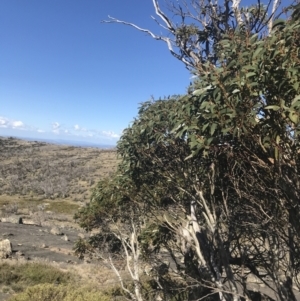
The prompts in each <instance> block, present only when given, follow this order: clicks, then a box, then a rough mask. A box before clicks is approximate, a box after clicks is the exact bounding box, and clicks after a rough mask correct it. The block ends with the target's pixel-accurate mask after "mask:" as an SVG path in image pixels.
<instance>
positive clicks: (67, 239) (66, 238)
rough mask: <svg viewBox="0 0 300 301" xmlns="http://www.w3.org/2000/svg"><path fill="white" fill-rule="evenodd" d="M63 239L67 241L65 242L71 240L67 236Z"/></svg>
mask: <svg viewBox="0 0 300 301" xmlns="http://www.w3.org/2000/svg"><path fill="white" fill-rule="evenodd" d="M61 239H63V240H65V241H69V238H68V236H67V235H66V234H65V235H64V236H63V237H62V238H61Z"/></svg>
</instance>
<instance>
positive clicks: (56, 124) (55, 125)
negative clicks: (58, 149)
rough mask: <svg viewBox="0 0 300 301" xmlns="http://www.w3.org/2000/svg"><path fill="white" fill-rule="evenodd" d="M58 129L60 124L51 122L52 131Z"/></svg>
mask: <svg viewBox="0 0 300 301" xmlns="http://www.w3.org/2000/svg"><path fill="white" fill-rule="evenodd" d="M59 128H60V124H59V123H58V122H53V123H52V129H53V130H57V129H59Z"/></svg>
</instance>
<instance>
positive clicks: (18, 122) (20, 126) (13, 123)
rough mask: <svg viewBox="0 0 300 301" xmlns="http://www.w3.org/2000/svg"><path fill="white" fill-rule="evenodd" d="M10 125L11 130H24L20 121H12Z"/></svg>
mask: <svg viewBox="0 0 300 301" xmlns="http://www.w3.org/2000/svg"><path fill="white" fill-rule="evenodd" d="M11 125H12V127H13V128H24V123H23V122H22V121H19V120H18V121H12V122H11Z"/></svg>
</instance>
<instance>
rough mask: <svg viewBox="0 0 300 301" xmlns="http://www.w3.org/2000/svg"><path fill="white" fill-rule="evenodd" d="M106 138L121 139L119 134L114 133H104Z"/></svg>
mask: <svg viewBox="0 0 300 301" xmlns="http://www.w3.org/2000/svg"><path fill="white" fill-rule="evenodd" d="M102 133H103V134H104V135H105V136H107V137H110V138H120V135H119V134H116V133H114V132H113V131H103V132H102Z"/></svg>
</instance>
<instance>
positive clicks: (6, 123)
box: [0, 116, 27, 130]
mask: <svg viewBox="0 0 300 301" xmlns="http://www.w3.org/2000/svg"><path fill="white" fill-rule="evenodd" d="M0 127H2V128H8V129H19V130H24V129H26V128H27V127H26V126H25V124H24V123H23V122H22V121H20V120H13V119H8V118H6V117H2V116H0Z"/></svg>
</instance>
